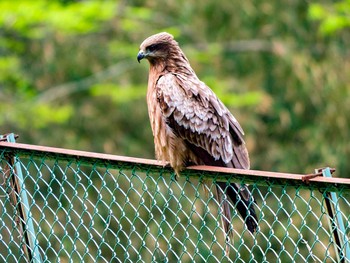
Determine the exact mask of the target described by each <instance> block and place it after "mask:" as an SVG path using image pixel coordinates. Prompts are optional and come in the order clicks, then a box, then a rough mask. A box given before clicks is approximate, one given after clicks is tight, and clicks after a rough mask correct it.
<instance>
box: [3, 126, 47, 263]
mask: <svg viewBox="0 0 350 263" xmlns="http://www.w3.org/2000/svg"><path fill="white" fill-rule="evenodd" d="M0 140H6V141H8V142H13V143H15V142H16V139H15V135H14V134H13V133H10V134H7V135H0ZM7 162H8V164H7V169H6V172H5V175H6V180H8V181H9V182H10V185H11V193H10V198H11V199H12V202H13V205H14V207H15V209H17V210H18V213H19V220H18V221H17V226H18V227H19V232H20V234H21V236H22V237H23V238H24V241H25V244H24V245H23V246H22V249H23V252H24V254H25V255H26V257H27V259H28V262H38V263H39V262H42V260H41V256H40V252H39V245H38V242H36V241H37V240H36V238H35V237H36V234H35V230H34V225H33V219H32V215H31V212H30V209H29V202H28V196H27V192H26V190H25V185H24V179H23V174H22V170H21V166H20V164H19V163H18V162H16V157H15V156H14V155H13V154H9V155H8V160H7Z"/></svg>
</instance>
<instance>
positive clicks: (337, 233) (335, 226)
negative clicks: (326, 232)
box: [322, 167, 350, 262]
mask: <svg viewBox="0 0 350 263" xmlns="http://www.w3.org/2000/svg"><path fill="white" fill-rule="evenodd" d="M322 175H323V176H324V177H332V173H331V171H330V168H329V167H327V168H324V169H322ZM327 197H328V198H325V201H326V207H327V211H328V215H329V216H330V220H329V221H330V222H329V223H330V228H331V232H332V234H333V236H334V239H335V243H336V244H335V246H336V248H335V251H336V254H337V258H338V262H345V259H346V260H347V262H350V244H349V239H348V237H347V235H346V232H345V226H344V221H343V216H342V214H341V211H340V207H339V200H338V196H337V194H336V193H334V192H327Z"/></svg>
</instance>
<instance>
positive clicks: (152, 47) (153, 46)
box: [148, 44, 157, 52]
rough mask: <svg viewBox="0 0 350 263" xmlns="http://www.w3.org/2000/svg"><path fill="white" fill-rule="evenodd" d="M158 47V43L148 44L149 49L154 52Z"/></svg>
mask: <svg viewBox="0 0 350 263" xmlns="http://www.w3.org/2000/svg"><path fill="white" fill-rule="evenodd" d="M156 49H157V45H156V44H153V45H150V46H148V50H149V51H150V52H153V51H155V50H156Z"/></svg>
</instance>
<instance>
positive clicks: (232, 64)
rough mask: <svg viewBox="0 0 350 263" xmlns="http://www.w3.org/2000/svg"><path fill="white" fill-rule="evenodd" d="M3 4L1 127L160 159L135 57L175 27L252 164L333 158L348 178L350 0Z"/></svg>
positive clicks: (40, 140)
mask: <svg viewBox="0 0 350 263" xmlns="http://www.w3.org/2000/svg"><path fill="white" fill-rule="evenodd" d="M0 9H1V10H2V12H1V13H0V43H1V48H0V54H1V56H0V69H1V76H0V85H1V86H0V102H1V104H0V125H1V133H6V132H10V131H11V132H12V131H13V132H15V133H18V134H19V135H20V141H21V142H26V143H33V144H44V145H51V146H58V147H66V148H76V149H82V150H91V151H99V152H108V153H115V154H122V155H132V156H142V157H149V158H153V139H152V134H151V130H150V126H149V123H148V115H147V109H146V102H145V94H146V87H147V75H148V65H147V63H145V62H143V63H141V64H138V63H137V61H136V58H135V57H136V54H137V51H138V47H139V44H140V43H141V42H142V40H143V39H144V38H146V37H147V36H149V35H151V34H153V33H157V32H160V31H168V32H170V33H172V34H174V36H175V37H176V39H177V40H178V42H179V43H180V45H181V47H182V48H183V50H184V52H185V53H186V54H187V56H188V58H189V59H190V61H191V64H192V66H193V68H194V69H195V70H196V72H197V74H198V76H199V77H200V78H201V79H202V80H203V81H205V82H206V83H207V84H208V85H209V86H210V87H211V88H212V89H213V90H214V91H215V92H216V93H217V94H218V96H219V97H220V98H221V99H222V100H223V102H224V103H225V104H226V105H227V106H228V107H229V108H230V110H231V111H232V112H233V113H234V115H235V116H236V117H237V119H238V120H239V121H240V123H241V124H242V126H243V127H244V129H245V131H246V141H247V145H248V147H249V150H250V154H251V159H252V160H251V161H252V166H253V167H252V168H255V169H263V170H273V171H289V172H312V170H313V169H314V168H316V167H319V166H325V165H330V166H334V167H336V168H338V175H339V176H347V172H348V171H349V169H350V164H349V163H348V161H347V160H348V157H349V153H350V147H348V146H347V142H348V141H349V137H350V136H349V134H350V133H349V118H350V117H349V114H347V112H349V111H350V106H349V105H350V103H349V98H350V96H349V93H350V89H349V83H350V74H348V72H349V67H350V65H349V59H348V57H349V51H348V48H347V47H348V44H349V32H348V30H347V28H346V26H345V25H346V24H347V22H346V23H345V22H339V21H340V20H344V21H345V20H346V21H348V17H349V16H348V13H349V1H342V2H337V3H333V2H330V3H328V4H327V3H322V4H318V3H313V4H311V5H310V6H309V5H308V4H307V3H306V2H304V1H294V2H290V1H282V2H280V1H269V2H265V1H263V2H262V1H255V0H251V1H245V2H241V1H226V0H221V1H219V2H217V1H214V0H204V1H202V2H201V3H200V4H199V3H197V2H196V1H175V0H173V1H168V2H167V5H164V4H163V3H162V2H160V1H157V0H155V1H148V2H146V3H144V2H142V1H44V0H41V1H34V2H33V1H24V0H18V1H1V2H0ZM332 19H333V20H334V21H333V22H332V21H331V20H332ZM332 25H333V26H332ZM318 32H321V33H322V34H319V33H318ZM335 33H336V34H335Z"/></svg>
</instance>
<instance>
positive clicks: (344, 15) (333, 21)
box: [309, 0, 350, 35]
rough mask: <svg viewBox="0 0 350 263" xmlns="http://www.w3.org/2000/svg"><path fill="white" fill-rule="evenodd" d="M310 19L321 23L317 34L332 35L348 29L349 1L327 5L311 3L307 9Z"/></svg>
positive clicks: (349, 24)
mask: <svg viewBox="0 0 350 263" xmlns="http://www.w3.org/2000/svg"><path fill="white" fill-rule="evenodd" d="M309 16H310V18H311V19H314V20H319V21H321V24H320V27H319V32H320V33H321V34H322V35H332V34H335V33H336V32H338V31H340V30H342V29H344V28H349V27H350V1H349V0H343V1H339V2H335V3H329V4H327V5H324V4H319V3H313V4H311V5H310V8H309Z"/></svg>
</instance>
